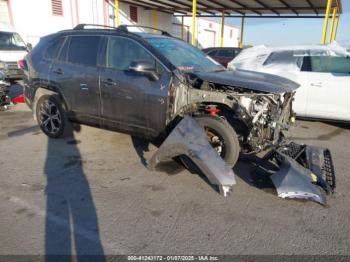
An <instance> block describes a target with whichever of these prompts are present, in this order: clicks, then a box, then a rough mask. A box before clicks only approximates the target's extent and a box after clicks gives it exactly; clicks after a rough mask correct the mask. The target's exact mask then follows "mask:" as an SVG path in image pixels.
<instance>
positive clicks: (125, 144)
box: [0, 105, 350, 255]
mask: <svg viewBox="0 0 350 262" xmlns="http://www.w3.org/2000/svg"><path fill="white" fill-rule="evenodd" d="M349 135H350V130H349V126H347V125H340V124H329V123H320V122H308V121H298V122H297V125H296V127H295V128H293V130H292V132H291V136H293V137H294V139H295V140H296V141H299V142H303V143H308V144H312V145H319V146H323V147H328V148H329V149H331V152H332V153H333V159H334V164H335V167H336V172H337V179H338V180H337V182H338V183H337V193H336V194H335V195H334V196H332V197H329V198H328V204H329V205H328V206H327V207H324V206H321V205H319V204H317V203H313V202H310V201H296V200H284V199H281V198H278V197H277V195H276V192H275V190H274V189H273V188H272V187H271V183H270V182H269V179H268V178H267V177H265V176H260V177H259V176H251V175H250V172H251V170H252V168H253V167H252V165H251V164H250V163H249V161H248V160H241V161H240V162H239V163H238V164H237V166H236V167H235V172H236V174H237V185H235V186H234V188H233V193H232V194H231V196H229V197H227V198H223V197H222V196H220V195H219V194H218V192H217V191H215V190H214V189H213V188H212V187H211V186H210V185H209V184H208V183H206V182H205V180H204V179H203V178H202V177H200V176H198V175H196V174H191V173H189V172H188V171H186V170H182V169H181V167H180V166H178V165H177V164H176V163H172V164H169V165H168V166H166V167H163V169H162V171H159V170H158V171H154V172H151V171H148V170H147V169H146V167H145V162H146V161H147V159H149V158H150V157H151V156H152V154H153V153H154V152H155V150H156V148H155V147H154V146H153V145H149V144H148V143H147V142H145V141H143V140H140V139H135V138H131V137H130V136H128V135H124V134H120V133H116V132H111V131H106V130H101V129H96V128H92V127H87V126H82V127H81V129H80V131H79V132H75V133H74V138H66V139H48V138H47V137H46V136H45V135H44V134H43V133H42V132H41V131H40V130H39V128H38V127H37V125H36V122H35V121H34V120H33V119H32V114H31V112H30V111H29V110H28V109H27V108H26V106H25V105H18V106H16V107H15V108H12V109H11V110H8V111H4V112H0V181H1V183H0V210H1V215H0V254H347V255H348V254H349V253H350V252H349V246H350V237H349V235H350V223H349V217H350V199H349V188H350V180H349V177H350V171H349V168H348V164H349V160H350V159H349V153H350V141H349Z"/></svg>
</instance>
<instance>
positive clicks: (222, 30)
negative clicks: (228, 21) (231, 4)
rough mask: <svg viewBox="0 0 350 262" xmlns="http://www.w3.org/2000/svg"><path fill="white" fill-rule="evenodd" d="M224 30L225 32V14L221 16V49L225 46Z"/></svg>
mask: <svg viewBox="0 0 350 262" xmlns="http://www.w3.org/2000/svg"><path fill="white" fill-rule="evenodd" d="M224 30H225V13H224V12H222V15H221V32H220V47H223V46H224V33H225V32H224Z"/></svg>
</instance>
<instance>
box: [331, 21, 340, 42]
mask: <svg viewBox="0 0 350 262" xmlns="http://www.w3.org/2000/svg"><path fill="white" fill-rule="evenodd" d="M339 19H340V15H338V16H337V17H336V20H335V29H334V33H333V39H332V41H335V40H336V39H337V33H338V26H339Z"/></svg>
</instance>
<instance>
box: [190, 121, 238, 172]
mask: <svg viewBox="0 0 350 262" xmlns="http://www.w3.org/2000/svg"><path fill="white" fill-rule="evenodd" d="M195 119H196V121H197V122H198V124H199V125H200V126H201V127H203V128H204V130H205V131H206V132H207V135H208V140H209V143H210V144H211V145H212V146H213V147H214V148H215V149H216V150H217V151H218V153H219V155H220V156H221V157H222V159H223V160H225V162H226V163H227V164H228V165H229V166H231V167H233V166H234V165H235V164H236V163H237V160H238V158H239V153H240V149H241V148H240V144H239V140H238V136H237V134H236V132H235V130H234V129H233V128H232V126H231V125H230V124H229V123H228V122H227V121H226V120H225V119H222V118H219V117H212V116H201V117H197V118H195ZM218 139H219V140H218Z"/></svg>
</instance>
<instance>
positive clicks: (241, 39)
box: [239, 16, 244, 48]
mask: <svg viewBox="0 0 350 262" xmlns="http://www.w3.org/2000/svg"><path fill="white" fill-rule="evenodd" d="M243 37H244V16H243V17H242V19H241V34H240V37H239V48H243V46H244V44H243V43H244V42H243Z"/></svg>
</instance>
